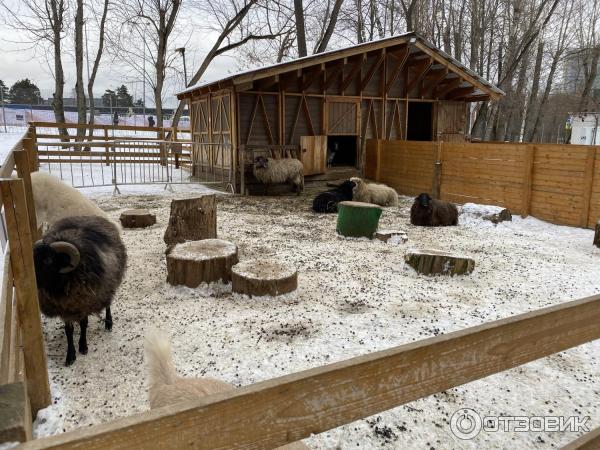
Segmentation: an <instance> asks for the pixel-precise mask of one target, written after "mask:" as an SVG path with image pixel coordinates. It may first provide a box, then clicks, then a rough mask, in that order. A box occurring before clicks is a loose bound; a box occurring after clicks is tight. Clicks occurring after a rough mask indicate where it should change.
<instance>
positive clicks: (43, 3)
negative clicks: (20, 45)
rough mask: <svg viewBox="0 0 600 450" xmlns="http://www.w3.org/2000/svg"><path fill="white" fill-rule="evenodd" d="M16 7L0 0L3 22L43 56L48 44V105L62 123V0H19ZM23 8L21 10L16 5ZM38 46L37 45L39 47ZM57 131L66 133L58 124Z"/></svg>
mask: <svg viewBox="0 0 600 450" xmlns="http://www.w3.org/2000/svg"><path fill="white" fill-rule="evenodd" d="M17 5H19V8H17V9H15V8H14V4H12V3H9V2H7V1H6V0H0V6H1V7H2V9H3V10H4V11H5V12H6V15H5V16H4V21H5V24H6V25H7V26H9V27H11V28H12V29H14V30H16V31H18V32H19V33H22V34H24V35H25V36H27V43H28V44H30V45H33V47H34V48H36V50H38V51H39V52H40V53H42V54H43V55H44V56H45V57H46V56H47V54H48V52H47V47H48V46H49V47H50V48H51V52H50V54H51V55H53V56H52V58H49V61H48V62H49V66H50V67H52V73H53V76H54V93H53V100H52V108H53V110H54V118H55V120H56V121H57V122H60V123H65V109H64V103H63V93H64V85H65V74H64V70H63V63H62V52H63V49H62V41H63V39H64V37H65V32H66V27H67V24H66V23H65V18H66V17H67V6H68V5H67V2H66V0H21V1H20V2H19V3H17ZM21 7H22V8H24V9H25V12H23V11H21V9H20V8H21ZM40 47H41V48H40ZM59 131H60V134H61V135H64V136H67V135H68V131H67V129H66V128H65V127H63V128H60V130H59Z"/></svg>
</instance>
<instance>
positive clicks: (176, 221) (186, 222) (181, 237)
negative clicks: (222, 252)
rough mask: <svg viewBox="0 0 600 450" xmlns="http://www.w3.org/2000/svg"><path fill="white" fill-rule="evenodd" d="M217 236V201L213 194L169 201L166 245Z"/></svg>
mask: <svg viewBox="0 0 600 450" xmlns="http://www.w3.org/2000/svg"><path fill="white" fill-rule="evenodd" d="M216 237H217V203H216V197H215V195H214V194H209V195H202V196H200V197H195V198H186V199H182V200H172V201H171V215H170V217H169V225H168V226H167V230H166V231H165V236H164V240H165V243H166V244H167V246H169V247H170V246H172V245H173V244H179V243H181V242H185V241H198V240H200V239H212V238H216Z"/></svg>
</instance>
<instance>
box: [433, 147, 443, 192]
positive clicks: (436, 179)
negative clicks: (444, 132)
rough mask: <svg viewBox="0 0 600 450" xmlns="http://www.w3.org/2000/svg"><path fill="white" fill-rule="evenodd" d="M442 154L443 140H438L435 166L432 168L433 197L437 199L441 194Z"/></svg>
mask: <svg viewBox="0 0 600 450" xmlns="http://www.w3.org/2000/svg"><path fill="white" fill-rule="evenodd" d="M443 154H444V141H438V145H437V155H436V158H435V166H434V168H433V187H432V192H433V198H435V199H439V198H440V197H441V195H442V157H443Z"/></svg>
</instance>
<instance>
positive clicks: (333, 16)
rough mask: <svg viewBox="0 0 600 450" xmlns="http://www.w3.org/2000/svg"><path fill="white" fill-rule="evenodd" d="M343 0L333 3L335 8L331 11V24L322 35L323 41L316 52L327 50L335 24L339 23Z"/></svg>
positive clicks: (336, 0)
mask: <svg viewBox="0 0 600 450" xmlns="http://www.w3.org/2000/svg"><path fill="white" fill-rule="evenodd" d="M343 2H344V0H335V3H334V4H333V9H332V11H331V17H330V19H329V24H328V25H327V28H326V29H325V33H324V34H323V37H322V39H321V41H320V42H319V45H318V46H317V48H316V50H315V53H322V52H324V51H325V50H327V46H328V45H329V40H330V39H331V36H332V35H333V31H334V29H335V25H336V24H337V20H338V15H339V13H340V9H341V8H342V3H343Z"/></svg>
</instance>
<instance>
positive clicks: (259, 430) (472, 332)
mask: <svg viewBox="0 0 600 450" xmlns="http://www.w3.org/2000/svg"><path fill="white" fill-rule="evenodd" d="M598 323H600V296H599V295H596V296H593V297H588V298H585V299H581V300H576V301H572V302H566V303H561V304H559V305H556V306H551V307H548V308H543V309H540V310H537V311H532V312H529V313H525V314H520V315H517V316H513V317H509V318H506V319H501V320H497V321H494V322H489V323H485V324H483V325H479V326H475V327H471V328H468V329H465V330H461V331H456V332H453V333H448V334H445V335H440V336H436V337H433V338H429V339H424V340H421V341H418V342H413V343H409V344H405V345H401V346H399V347H395V348H392V349H389V350H384V351H379V352H374V353H371V354H368V355H364V356H360V357H357V358H352V359H350V360H347V361H342V362H338V363H334V364H330V365H327V366H323V367H318V368H315V369H310V370H307V371H304V372H299V373H296V374H292V375H287V376H284V377H281V378H277V379H273V380H269V381H265V382H261V383H257V384H254V385H251V386H246V387H242V388H239V389H235V390H233V391H229V392H226V393H222V394H217V395H212V396H207V397H205V398H203V399H201V400H195V401H190V402H186V403H181V404H177V405H171V406H167V407H164V408H159V409H156V410H153V411H150V412H146V413H142V414H137V415H135V416H131V417H128V418H125V419H121V420H117V421H113V422H110V423H105V424H101V425H97V426H94V427H85V428H82V429H80V430H76V431H73V432H70V433H65V434H62V435H58V436H53V437H50V438H45V439H38V440H35V441H32V442H30V443H27V444H25V446H24V447H23V448H24V449H42V448H60V449H70V448H73V449H74V448H86V449H88V450H92V449H104V448H107V447H110V448H114V449H125V448H150V447H152V448H157V447H160V448H182V447H184V446H185V447H195V448H210V449H218V448H234V447H239V448H241V447H243V448H246V449H254V448H273V447H276V446H280V445H284V444H286V443H289V442H293V441H296V440H299V439H302V438H305V437H308V436H310V435H311V434H316V433H321V432H324V431H326V430H329V429H332V428H335V427H338V426H341V425H344V424H346V423H350V422H353V421H355V420H357V419H360V418H364V417H368V416H370V415H373V414H376V413H379V412H381V411H385V410H388V409H390V408H394V407H397V406H399V405H402V404H405V403H407V402H410V401H414V400H416V399H419V398H423V397H426V396H428V395H431V394H434V393H437V392H440V391H443V390H446V389H450V388H453V387H456V386H460V385H462V384H465V383H468V382H470V381H474V380H478V379H481V378H484V377H487V376H489V375H492V374H495V373H498V372H501V371H504V370H507V369H511V368H513V367H516V366H519V365H521V364H525V363H528V362H531V361H534V360H536V359H539V358H543V357H545V356H548V355H551V354H554V353H557V352H560V351H563V350H566V349H569V348H571V347H575V346H577V345H581V344H584V343H586V342H589V341H591V340H594V339H598V338H600V327H598ZM175 430H176V432H174V431H175Z"/></svg>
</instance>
